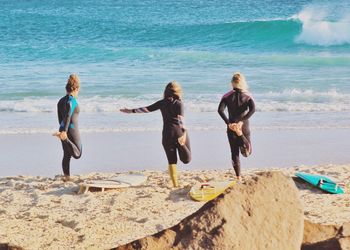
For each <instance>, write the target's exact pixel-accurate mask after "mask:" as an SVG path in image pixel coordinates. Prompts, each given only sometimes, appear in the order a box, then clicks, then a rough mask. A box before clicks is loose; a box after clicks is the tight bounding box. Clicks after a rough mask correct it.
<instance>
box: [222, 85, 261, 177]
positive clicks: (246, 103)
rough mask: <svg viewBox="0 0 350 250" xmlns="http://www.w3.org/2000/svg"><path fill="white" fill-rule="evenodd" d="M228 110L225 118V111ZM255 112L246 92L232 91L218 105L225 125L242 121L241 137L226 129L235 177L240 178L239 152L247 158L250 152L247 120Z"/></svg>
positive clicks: (250, 98) (251, 99)
mask: <svg viewBox="0 0 350 250" xmlns="http://www.w3.org/2000/svg"><path fill="white" fill-rule="evenodd" d="M226 107H227V109H228V115H229V117H228V118H227V116H226V114H225V112H224V111H225V109H226ZM254 112H255V104H254V100H253V98H252V97H251V96H250V94H249V93H248V92H245V91H242V90H240V89H236V88H235V89H233V90H231V91H229V92H228V93H226V94H225V95H224V96H223V97H222V99H221V101H220V104H219V107H218V113H219V114H220V116H221V118H222V119H223V120H224V121H225V123H226V124H227V125H229V124H230V123H237V122H240V121H242V122H243V126H242V132H243V135H242V136H237V134H236V133H235V132H233V131H232V130H231V129H229V127H227V137H228V141H229V143H230V148H231V159H232V165H233V168H234V170H235V172H236V175H237V176H240V172H241V168H240V160H239V152H240V151H241V154H242V155H243V156H245V157H247V156H249V155H250V154H251V152H252V146H251V143H250V129H249V120H248V119H249V118H250V117H251V116H252V115H253V113H254Z"/></svg>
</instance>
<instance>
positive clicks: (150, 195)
mask: <svg viewBox="0 0 350 250" xmlns="http://www.w3.org/2000/svg"><path fill="white" fill-rule="evenodd" d="M270 170H276V168H274V169H251V170H248V171H244V176H245V178H246V179H248V178H251V177H252V176H253V175H254V173H255V172H259V171H270ZM279 170H282V171H283V172H284V173H285V174H286V175H289V176H293V175H294V173H295V172H296V171H303V172H308V173H315V174H323V175H327V176H329V177H330V178H332V179H333V180H335V181H337V182H339V183H343V184H344V185H345V186H347V187H349V186H350V165H349V164H348V165H317V166H299V167H294V168H285V169H279ZM142 173H143V174H145V175H147V176H148V179H147V181H146V182H145V183H144V184H143V185H142V186H140V187H131V188H125V189H113V190H107V191H105V192H103V193H102V192H88V193H87V194H80V195H79V194H77V192H78V189H79V183H81V182H82V181H84V180H90V179H105V178H111V177H114V176H117V175H118V174H119V173H110V174H98V173H91V174H88V175H79V176H74V178H73V181H72V182H67V183H63V182H62V181H61V180H60V177H59V176H57V177H55V178H48V177H39V176H37V177H30V176H16V177H4V178H1V179H0V204H1V208H0V239H1V243H11V244H13V245H17V246H21V247H23V248H24V249H97V248H98V249H109V248H111V247H116V246H118V245H121V244H124V243H127V242H130V241H132V240H135V239H138V238H141V237H144V236H147V235H150V234H154V233H156V232H158V231H161V230H163V229H165V228H168V227H170V226H173V225H175V224H177V223H178V222H179V221H180V220H182V219H183V218H185V217H186V216H188V215H190V214H192V213H193V212H195V211H197V210H198V209H199V208H200V207H201V206H202V205H203V204H204V203H202V202H194V201H192V200H191V199H190V198H189V196H188V191H189V188H190V186H191V185H193V184H195V183H197V182H203V181H210V180H226V179H229V178H232V177H233V176H232V170H231V169H228V170H217V171H214V170H196V171H181V172H180V185H181V188H179V189H172V188H171V185H170V183H169V178H168V174H167V173H166V172H161V171H142ZM238 185H239V184H238ZM296 185H297V187H298V189H299V192H300V197H301V199H302V201H303V204H304V209H305V211H304V215H305V218H306V219H308V220H310V221H311V222H315V223H321V224H332V225H341V224H343V223H345V222H349V218H350V194H349V192H347V193H346V194H343V195H332V194H326V193H323V192H321V191H319V190H318V189H316V188H312V187H310V186H309V185H308V184H305V183H303V182H301V181H298V180H296Z"/></svg>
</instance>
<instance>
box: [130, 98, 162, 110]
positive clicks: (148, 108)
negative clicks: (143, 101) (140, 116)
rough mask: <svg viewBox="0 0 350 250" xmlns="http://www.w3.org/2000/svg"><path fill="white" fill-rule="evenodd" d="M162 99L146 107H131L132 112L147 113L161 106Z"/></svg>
mask: <svg viewBox="0 0 350 250" xmlns="http://www.w3.org/2000/svg"><path fill="white" fill-rule="evenodd" d="M162 102H163V100H159V101H158V102H155V103H153V104H151V105H149V106H147V107H142V108H137V109H132V112H133V113H149V112H153V111H156V110H158V109H160V108H161V106H162V105H161V104H162Z"/></svg>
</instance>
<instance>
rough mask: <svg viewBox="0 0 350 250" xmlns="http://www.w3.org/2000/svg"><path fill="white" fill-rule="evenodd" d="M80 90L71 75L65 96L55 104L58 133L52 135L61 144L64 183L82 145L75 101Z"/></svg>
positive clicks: (76, 78)
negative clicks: (73, 159) (71, 162)
mask: <svg viewBox="0 0 350 250" xmlns="http://www.w3.org/2000/svg"><path fill="white" fill-rule="evenodd" d="M79 90H80V80H79V78H78V76H77V75H75V74H72V75H70V76H69V79H68V81H67V84H66V91H67V94H66V95H65V96H64V97H62V98H61V99H60V100H59V101H58V103H57V115H58V122H59V124H60V127H59V132H56V133H54V134H53V135H54V136H57V137H58V138H59V139H60V140H61V142H62V148H63V160H62V169H63V174H64V178H63V180H64V181H68V180H69V179H70V159H71V158H72V157H73V158H75V159H79V158H80V157H81V154H82V144H81V141H80V133H79V129H78V116H79V105H78V102H77V100H76V97H77V96H78V93H79Z"/></svg>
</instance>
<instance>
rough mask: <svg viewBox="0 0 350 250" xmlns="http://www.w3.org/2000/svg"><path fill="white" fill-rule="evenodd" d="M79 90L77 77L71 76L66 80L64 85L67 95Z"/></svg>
mask: <svg viewBox="0 0 350 250" xmlns="http://www.w3.org/2000/svg"><path fill="white" fill-rule="evenodd" d="M79 88H80V80H79V77H78V75H76V74H71V75H70V76H69V78H68V81H67V84H66V90H67V92H68V93H72V92H73V91H75V90H77V89H79Z"/></svg>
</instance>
